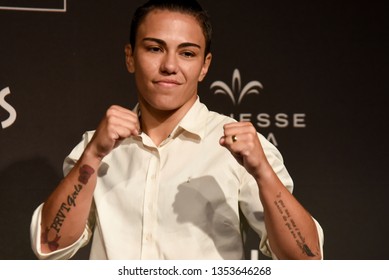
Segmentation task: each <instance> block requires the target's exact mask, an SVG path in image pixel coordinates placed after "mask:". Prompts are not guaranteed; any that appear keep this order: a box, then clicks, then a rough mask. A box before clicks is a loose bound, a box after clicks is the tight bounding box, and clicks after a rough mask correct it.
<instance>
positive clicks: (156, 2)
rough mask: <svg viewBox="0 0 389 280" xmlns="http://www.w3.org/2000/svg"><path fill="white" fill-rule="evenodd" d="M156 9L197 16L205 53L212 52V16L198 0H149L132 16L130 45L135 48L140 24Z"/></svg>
mask: <svg viewBox="0 0 389 280" xmlns="http://www.w3.org/2000/svg"><path fill="white" fill-rule="evenodd" d="M154 10H168V11H174V12H180V13H184V14H189V15H192V16H193V17H195V18H196V20H197V21H198V23H199V24H200V26H201V28H202V30H203V34H204V37H205V55H207V54H208V53H210V52H211V40H212V25H211V21H210V17H209V15H208V13H207V11H205V10H204V9H203V8H202V7H201V5H200V4H199V3H198V2H197V1H196V0H149V1H147V2H146V3H145V4H143V5H142V6H140V7H138V8H137V9H136V10H135V13H134V15H133V17H132V21H131V29H130V45H131V47H132V48H133V49H134V48H135V39H136V34H137V31H138V28H139V25H140V24H141V23H142V21H143V20H144V19H145V17H146V16H147V15H148V14H149V13H150V12H151V11H154Z"/></svg>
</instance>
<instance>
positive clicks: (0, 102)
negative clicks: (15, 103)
mask: <svg viewBox="0 0 389 280" xmlns="http://www.w3.org/2000/svg"><path fill="white" fill-rule="evenodd" d="M8 94H11V91H10V89H9V87H6V88H4V89H2V90H1V91H0V109H4V110H6V111H7V112H8V114H9V117H8V118H7V119H5V120H0V121H1V127H2V128H3V129H5V128H7V127H10V126H11V125H12V124H13V123H14V122H15V120H16V110H15V108H14V107H12V106H11V105H10V104H9V103H8V102H7V101H5V99H4V98H5V97H6V96H7V95H8Z"/></svg>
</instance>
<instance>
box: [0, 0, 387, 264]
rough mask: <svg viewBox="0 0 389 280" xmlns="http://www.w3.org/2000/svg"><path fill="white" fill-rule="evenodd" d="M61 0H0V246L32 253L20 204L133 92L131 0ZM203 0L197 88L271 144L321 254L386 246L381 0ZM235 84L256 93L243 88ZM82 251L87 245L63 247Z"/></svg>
mask: <svg viewBox="0 0 389 280" xmlns="http://www.w3.org/2000/svg"><path fill="white" fill-rule="evenodd" d="M64 2H65V1H62V0H61V1H58V0H52V1H48V0H46V1H42V0H40V1H34V2H32V1H22V0H19V1H4V0H0V7H1V8H0V92H1V93H0V227H1V230H0V240H1V242H0V259H35V256H34V255H33V253H32V251H31V249H30V240H29V225H30V219H31V215H32V212H33V210H34V209H35V208H36V207H37V206H38V205H39V204H40V203H41V202H42V201H43V200H44V199H45V198H46V197H47V195H48V194H49V193H50V192H51V190H52V189H53V188H54V187H55V185H56V184H57V183H58V181H59V180H60V179H61V177H62V162H63V159H64V157H65V156H66V155H67V154H68V153H69V152H70V150H71V149H72V148H73V146H74V145H76V144H77V143H78V142H79V141H80V139H81V135H82V133H83V132H84V131H85V130H89V129H94V128H95V127H96V125H97V123H98V122H99V120H100V118H101V116H102V114H103V113H104V112H105V110H106V109H107V108H108V106H109V105H111V104H120V105H122V106H126V107H129V108H132V107H133V106H134V105H135V103H136V99H135V90H134V83H133V79H132V76H131V75H130V74H128V73H127V72H126V69H125V65H124V44H125V43H126V42H127V35H128V30H129V20H130V18H131V15H132V13H133V11H134V8H135V7H136V6H138V4H140V3H142V2H143V1H139V0H138V1H124V0H122V1H92V0H83V1H74V0H68V1H66V2H65V3H66V6H64ZM201 2H202V3H203V6H204V7H205V8H206V9H207V10H209V12H210V14H211V16H212V21H213V25H214V40H213V45H212V47H213V56H214V59H213V64H212V66H211V69H210V72H209V75H208V76H207V78H206V80H205V81H204V82H203V83H202V84H201V86H200V93H199V94H200V98H201V100H202V101H203V102H204V103H206V104H208V107H209V108H210V109H212V110H216V111H218V112H221V113H223V114H233V115H234V117H236V118H237V119H240V118H241V119H245V120H251V121H252V122H253V123H255V125H256V127H257V128H258V130H259V131H260V132H261V133H263V134H264V135H265V136H266V137H268V138H269V139H270V140H271V141H272V142H273V143H274V144H276V145H277V147H278V148H279V149H280V151H281V152H282V154H283V156H284V159H285V163H286V165H287V167H288V169H289V171H290V173H291V175H292V177H293V179H294V181H295V185H296V186H295V192H294V194H295V196H296V197H297V198H298V199H299V200H300V201H301V202H302V204H303V205H304V206H305V207H306V208H307V209H308V210H309V211H310V212H311V213H312V215H313V216H314V217H316V218H317V219H318V220H319V222H320V223H321V225H322V227H323V229H324V232H325V247H324V249H325V258H326V259H388V258H389V253H388V252H387V249H388V248H389V241H388V238H387V236H389V229H388V225H387V223H388V222H387V221H388V212H389V211H388V204H387V201H388V195H389V190H388V187H389V183H388V180H387V167H388V164H387V157H388V155H389V153H388V148H387V141H386V134H387V130H388V129H387V128H388V116H387V101H386V100H387V98H386V96H385V95H386V94H387V93H388V82H387V76H388V54H387V50H388V47H389V46H388V36H387V35H388V34H387V29H386V26H387V17H386V16H384V11H385V9H384V7H383V4H382V5H381V4H377V3H373V2H372V3H365V2H362V1H334V0H329V1H320V2H317V1H257V0H250V1H236V0H233V1H232V0H231V1H212V2H211V1H201ZM32 5H34V6H32ZM10 6H19V7H27V8H30V9H29V11H26V10H10V9H9V7H10ZM31 8H38V10H35V11H33V10H32V9H31ZM47 8H48V9H49V10H50V11H45V10H43V9H47ZM235 70H236V71H235ZM233 73H235V75H236V78H235V80H234V81H235V82H233ZM238 74H239V75H238ZM237 81H240V83H241V84H240V87H239V85H238V83H237ZM214 82H219V84H220V83H223V84H224V90H223V92H224V93H226V92H227V91H228V90H230V91H231V92H232V93H233V96H234V99H236V100H238V98H239V96H243V97H242V100H241V102H240V103H239V104H237V102H236V104H233V99H232V97H231V96H229V95H227V94H223V93H218V94H216V93H217V91H216V88H215V87H213V86H212V85H213V83H214ZM252 82H254V83H258V82H260V83H261V84H262V85H263V88H262V89H260V88H258V87H250V85H253V83H252ZM246 85H248V87H250V88H251V89H252V90H255V89H257V92H259V94H255V93H252V94H247V95H244V93H245V92H246V91H245V89H244V87H245V86H246ZM248 246H252V247H255V244H253V242H252V243H251V244H249V245H248ZM87 257H88V248H86V249H85V250H83V251H81V252H80V253H79V254H78V255H77V256H76V257H75V258H80V259H83V258H87Z"/></svg>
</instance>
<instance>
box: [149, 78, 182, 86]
mask: <svg viewBox="0 0 389 280" xmlns="http://www.w3.org/2000/svg"><path fill="white" fill-rule="evenodd" d="M154 83H155V84H157V85H160V86H164V87H174V86H179V85H181V83H180V82H178V81H177V80H174V79H162V80H157V81H155V82H154Z"/></svg>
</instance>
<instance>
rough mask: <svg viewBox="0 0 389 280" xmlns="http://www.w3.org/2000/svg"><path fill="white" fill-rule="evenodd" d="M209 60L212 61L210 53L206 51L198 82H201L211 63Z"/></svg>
mask: <svg viewBox="0 0 389 280" xmlns="http://www.w3.org/2000/svg"><path fill="white" fill-rule="evenodd" d="M211 61H212V54H211V53H208V54H207V56H206V57H205V60H204V64H203V67H202V68H201V72H200V75H199V79H198V81H199V82H201V81H202V80H203V79H204V77H205V76H206V75H207V73H208V69H209V66H210V65H211Z"/></svg>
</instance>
